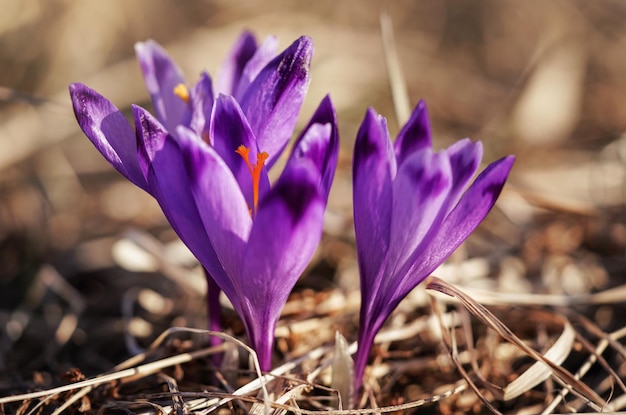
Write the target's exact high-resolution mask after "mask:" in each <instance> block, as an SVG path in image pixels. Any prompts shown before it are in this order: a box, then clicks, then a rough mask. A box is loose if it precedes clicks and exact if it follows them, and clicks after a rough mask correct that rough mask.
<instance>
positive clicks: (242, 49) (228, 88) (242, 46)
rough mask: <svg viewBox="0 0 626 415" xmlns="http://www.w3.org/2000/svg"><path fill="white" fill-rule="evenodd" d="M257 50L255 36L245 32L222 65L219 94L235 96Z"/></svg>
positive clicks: (218, 79) (218, 85) (218, 80)
mask: <svg viewBox="0 0 626 415" xmlns="http://www.w3.org/2000/svg"><path fill="white" fill-rule="evenodd" d="M256 50H257V45H256V39H255V38H254V35H253V34H252V33H250V32H248V31H245V32H243V33H242V34H241V36H240V37H239V39H238V40H237V42H236V43H235V45H234V46H233V49H232V50H231V52H230V53H229V54H228V57H227V58H226V60H224V63H223V64H222V67H221V69H220V73H219V76H218V78H217V84H216V87H217V92H220V93H222V94H226V95H235V91H236V89H237V85H239V82H240V80H241V76H242V74H243V70H244V68H245V66H246V64H247V63H248V61H249V60H250V59H251V58H252V56H254V53H255V52H256Z"/></svg>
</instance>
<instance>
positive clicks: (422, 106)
mask: <svg viewBox="0 0 626 415" xmlns="http://www.w3.org/2000/svg"><path fill="white" fill-rule="evenodd" d="M394 147H395V150H396V159H397V160H398V165H400V164H402V163H404V160H405V159H406V158H407V157H408V156H410V155H411V154H412V153H414V152H416V151H419V150H422V149H424V148H428V147H432V138H431V132H430V120H429V118H428V109H427V108H426V102H425V101H423V100H420V102H418V103H417V105H416V106H415V109H414V110H413V112H412V113H411V117H410V118H409V121H407V123H406V124H405V125H404V126H403V127H402V129H401V130H400V132H399V133H398V138H397V139H396V142H395V144H394Z"/></svg>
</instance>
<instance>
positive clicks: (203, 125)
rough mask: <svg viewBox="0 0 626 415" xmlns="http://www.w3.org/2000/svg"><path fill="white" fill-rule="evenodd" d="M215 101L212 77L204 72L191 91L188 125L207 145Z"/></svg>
mask: <svg viewBox="0 0 626 415" xmlns="http://www.w3.org/2000/svg"><path fill="white" fill-rule="evenodd" d="M213 100H214V97H213V86H212V84H211V77H210V76H209V74H207V73H206V72H203V73H202V74H201V75H200V80H199V81H198V83H196V85H195V86H194V87H193V89H192V90H191V91H189V104H190V105H191V119H190V121H189V123H188V124H189V128H191V129H192V130H193V131H195V133H196V134H198V136H200V137H201V138H202V139H203V140H204V141H205V142H207V143H208V142H209V141H210V137H209V136H210V128H211V113H212V111H213ZM183 124H185V123H183Z"/></svg>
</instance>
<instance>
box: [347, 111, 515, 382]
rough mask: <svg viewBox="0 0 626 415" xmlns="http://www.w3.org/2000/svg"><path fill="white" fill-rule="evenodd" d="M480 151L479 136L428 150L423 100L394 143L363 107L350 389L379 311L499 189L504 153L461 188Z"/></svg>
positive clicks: (357, 153)
mask: <svg viewBox="0 0 626 415" xmlns="http://www.w3.org/2000/svg"><path fill="white" fill-rule="evenodd" d="M481 158H482V145H481V143H480V142H472V141H470V140H468V139H464V140H460V141H458V142H456V143H455V144H453V145H451V146H450V147H448V148H447V149H445V150H442V151H439V152H435V151H434V150H433V148H432V142H431V132H430V125H429V121H428V113H427V110H426V104H425V103H424V102H423V101H422V102H420V103H419V104H418V105H417V107H416V108H415V110H414V111H413V113H412V115H411V118H410V119H409V121H408V123H407V124H406V125H405V126H404V127H403V128H402V130H401V131H400V133H399V134H398V138H397V139H396V141H395V143H392V142H391V139H390V137H389V132H388V130H387V125H386V121H385V119H384V118H383V117H381V116H380V115H378V114H377V113H376V112H375V111H374V110H372V109H369V110H368V111H367V113H366V115H365V119H364V120H363V123H362V124H361V127H360V129H359V132H358V135H357V139H356V143H355V146H354V159H353V192H354V194H353V198H354V227H355V233H356V242H357V252H358V259H359V270H360V275H361V313H360V327H359V341H358V351H357V353H356V356H355V384H356V385H355V386H356V387H355V390H358V389H359V388H360V385H361V378H362V375H363V371H364V369H365V365H366V363H367V358H368V355H369V352H370V350H371V347H372V343H373V341H374V337H375V336H376V333H377V332H378V330H379V329H380V328H381V326H382V325H383V323H384V322H385V320H386V319H387V317H389V315H390V314H391V312H392V311H393V310H394V309H395V308H396V306H397V305H398V304H399V303H400V301H401V300H402V299H403V298H404V297H405V296H406V295H407V294H408V293H409V292H410V291H411V290H412V289H413V288H415V286H417V284H419V283H420V282H421V281H423V280H424V279H426V277H428V275H429V274H430V273H431V272H433V271H434V270H435V268H437V267H438V266H439V265H440V264H441V263H442V262H443V261H445V259H446V258H447V257H448V256H449V255H450V254H451V253H452V252H453V251H454V250H455V249H456V248H457V247H458V246H459V245H460V244H461V243H462V242H463V241H464V240H465V239H466V238H467V237H468V236H469V235H470V233H471V232H472V231H473V230H474V229H475V228H476V227H477V226H478V224H479V223H480V222H481V221H482V220H483V219H484V217H485V216H486V215H487V213H488V212H489V210H490V209H491V207H492V206H493V205H494V203H495V201H496V199H497V197H498V195H499V194H500V191H501V190H502V187H503V186H504V183H505V181H506V178H507V176H508V174H509V170H510V169H511V167H512V165H513V161H514V158H513V157H512V156H509V157H504V158H502V159H500V160H498V161H496V162H494V163H492V164H490V165H489V166H488V167H487V168H486V169H485V170H483V172H482V173H480V175H479V176H478V177H477V178H476V180H475V181H474V182H473V184H472V185H471V186H470V187H469V188H468V189H467V191H465V189H466V187H467V185H468V184H469V182H470V180H471V179H472V177H473V176H474V174H475V173H476V171H477V169H478V167H479V164H480V160H481Z"/></svg>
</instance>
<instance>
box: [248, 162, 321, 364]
mask: <svg viewBox="0 0 626 415" xmlns="http://www.w3.org/2000/svg"><path fill="white" fill-rule="evenodd" d="M319 181H320V177H319V173H318V172H317V171H316V169H315V167H314V166H313V165H312V163H310V162H309V161H308V160H303V162H302V163H292V164H291V166H290V168H289V169H286V170H285V171H284V172H283V174H282V175H281V177H280V179H279V180H278V182H277V183H276V185H275V186H274V187H273V188H272V190H271V191H270V192H269V193H268V194H267V196H266V197H265V198H264V199H263V200H262V201H261V203H260V204H259V210H258V212H257V215H256V217H255V219H254V223H253V225H252V230H251V232H250V238H249V240H248V245H247V247H246V251H245V254H244V256H243V266H242V270H241V275H240V278H241V279H242V280H243V281H246V283H245V284H242V289H243V293H244V297H245V298H246V301H247V302H248V303H249V304H250V310H251V312H252V313H253V315H252V316H251V320H252V321H251V327H252V331H253V336H254V339H253V344H254V346H255V350H256V351H257V353H258V355H259V360H260V361H261V363H262V366H264V369H267V368H268V366H269V364H270V363H271V359H270V358H271V345H272V341H273V333H274V327H275V325H276V321H277V320H278V317H279V315H280V310H281V309H282V307H283V306H284V304H285V302H286V301H287V297H288V296H289V293H290V292H291V289H292V288H293V286H294V285H295V283H296V281H297V280H298V278H299V277H300V275H301V274H302V272H303V271H304V269H305V268H306V266H307V265H308V263H309V261H310V260H311V257H312V256H313V253H314V252H315V249H316V248H317V245H318V243H319V240H320V237H321V235H322V226H323V217H324V205H325V203H324V198H323V195H322V194H321V193H320V190H319Z"/></svg>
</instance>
